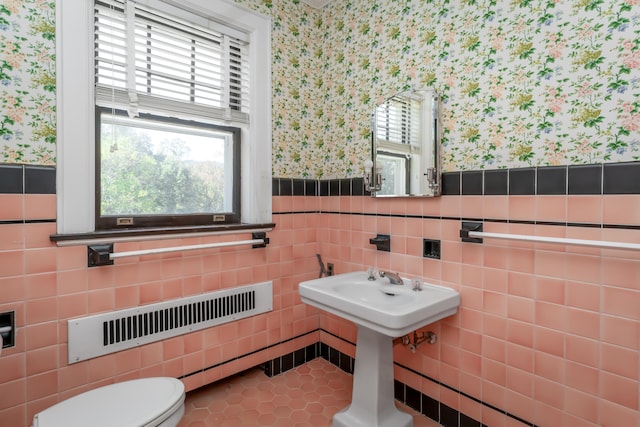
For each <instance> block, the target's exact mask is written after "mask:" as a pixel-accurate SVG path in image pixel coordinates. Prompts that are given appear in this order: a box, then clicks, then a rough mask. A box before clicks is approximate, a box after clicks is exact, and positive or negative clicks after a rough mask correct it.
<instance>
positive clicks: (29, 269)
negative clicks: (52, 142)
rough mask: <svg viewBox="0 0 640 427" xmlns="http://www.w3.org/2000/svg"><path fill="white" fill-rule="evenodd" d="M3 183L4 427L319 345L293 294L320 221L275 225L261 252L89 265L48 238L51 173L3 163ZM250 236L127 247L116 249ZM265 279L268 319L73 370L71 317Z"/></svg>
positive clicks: (189, 383) (0, 384) (200, 380)
mask: <svg viewBox="0 0 640 427" xmlns="http://www.w3.org/2000/svg"><path fill="white" fill-rule="evenodd" d="M41 174H44V178H45V179H43V180H42V181H41V182H40V180H39V179H38V178H39V177H40V175H41ZM0 183H2V184H0V185H2V186H3V190H2V193H1V194H0V312H5V311H15V316H16V323H17V336H16V345H15V346H14V347H10V348H5V349H3V351H2V355H1V356H0V425H2V426H11V427H26V426H30V425H31V420H32V418H33V415H34V414H35V413H37V412H38V411H40V410H42V409H44V408H46V407H48V406H50V405H52V404H55V403H56V402H58V401H60V400H63V399H66V398H69V397H71V396H73V395H76V394H78V393H80V392H83V391H86V390H89V389H91V388H95V387H98V386H101V385H105V384H108V383H112V382H114V381H121V380H125V379H131V378H138V377H148V376H157V375H168V376H173V377H179V378H181V379H182V380H183V381H184V383H185V385H186V388H187V390H191V389H194V388H197V387H198V386H200V385H202V384H206V383H210V382H212V381H215V380H217V379H219V378H221V377H225V376H228V375H230V374H232V373H235V372H239V371H242V370H244V369H247V368H249V367H254V366H257V365H260V364H261V363H264V362H265V361H267V360H271V359H273V358H275V357H278V356H281V355H284V354H288V353H291V352H293V351H295V350H298V349H300V348H305V347H306V346H308V345H311V344H315V343H317V342H318V340H319V332H318V317H317V316H314V315H312V314H313V313H314V312H313V311H312V310H311V309H310V308H309V307H307V306H306V305H304V304H302V303H301V302H300V300H299V297H298V293H297V283H298V282H299V281H301V280H305V279H309V278H311V277H314V276H315V275H316V266H317V261H316V259H315V254H316V252H317V237H316V232H317V224H316V221H317V220H318V218H317V216H315V215H309V216H304V215H303V216H295V217H294V216H280V217H276V218H275V220H276V227H275V229H274V230H273V231H271V232H269V233H268V237H269V238H270V244H269V245H268V247H267V248H264V249H251V248H250V247H235V248H219V249H209V250H203V251H190V252H183V253H179V252H178V253H169V254H162V255H148V256H140V257H136V258H129V259H121V260H118V261H116V263H115V265H113V266H105V267H93V268H88V267H87V247H86V246H75V247H64V248H59V247H56V245H55V244H54V243H52V242H51V241H50V240H49V236H50V235H51V234H54V233H55V227H56V224H55V215H56V196H55V194H54V192H53V191H52V190H51V189H52V188H53V189H55V170H54V169H53V168H39V167H31V166H13V165H12V166H6V165H0ZM52 183H53V186H51V184H52ZM248 238H250V236H247V235H239V236H225V237H207V238H204V237H203V238H197V237H194V238H189V239H181V240H169V241H154V242H146V243H126V244H125V243H122V244H116V246H115V251H116V252H117V251H126V250H136V249H142V248H155V247H164V246H175V245H191V244H200V243H208V242H217V241H223V240H237V239H248ZM265 280H272V281H273V289H274V293H273V307H274V309H273V311H271V312H269V313H266V314H263V315H258V316H254V317H251V318H248V319H243V320H240V321H237V322H232V323H227V324H225V325H221V326H218V327H214V328H210V329H207V330H203V331H199V332H194V333H191V334H187V335H182V336H179V337H175V338H171V339H168V340H165V341H161V342H156V343H152V344H148V345H145V346H142V347H138V348H134V349H130V350H126V351H122V352H118V353H114V354H110V355H106V356H102V357H98V358H94V359H91V360H88V361H84V362H80V363H75V364H72V365H69V364H68V363H67V319H70V318H74V317H82V316H86V315H89V314H94V313H100V312H107V311H112V310H116V309H121V308H126V307H135V306H138V305H143V304H149V303H154V302H159V301H165V300H170V299H174V298H179V297H183V296H188V295H195V294H199V293H202V292H206V291H213V290H217V289H223V288H231V287H235V286H240V285H244V284H250V283H256V282H262V281H265Z"/></svg>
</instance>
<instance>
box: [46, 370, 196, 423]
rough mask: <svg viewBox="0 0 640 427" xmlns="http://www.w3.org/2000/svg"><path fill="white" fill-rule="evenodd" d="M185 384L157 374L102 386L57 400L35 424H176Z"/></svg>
mask: <svg viewBox="0 0 640 427" xmlns="http://www.w3.org/2000/svg"><path fill="white" fill-rule="evenodd" d="M184 397H185V395H184V385H183V384H182V382H181V381H179V380H177V379H175V378H167V377H156V378H143V379H137V380H131V381H124V382H120V383H116V384H110V385H108V386H104V387H99V388H96V389H94V390H90V391H88V392H86V393H82V394H79V395H77V396H74V397H72V398H70V399H67V400H64V401H62V402H60V403H57V404H55V405H53V406H51V407H50V408H47V409H45V410H44V411H42V412H39V413H37V414H36V415H35V416H34V418H33V427H87V426H91V427H115V426H117V427H176V426H177V425H178V423H179V422H180V419H181V418H182V416H183V415H184Z"/></svg>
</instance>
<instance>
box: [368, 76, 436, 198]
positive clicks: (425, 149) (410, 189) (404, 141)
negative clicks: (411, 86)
mask: <svg viewBox="0 0 640 427" xmlns="http://www.w3.org/2000/svg"><path fill="white" fill-rule="evenodd" d="M439 120H440V118H439V97H438V94H437V93H436V92H435V91H434V90H433V89H416V90H410V91H406V92H401V93H398V94H396V95H394V96H392V97H390V98H388V99H387V100H386V101H385V102H383V103H382V104H380V105H378V106H377V107H376V108H375V110H374V111H373V114H372V118H371V154H372V155H371V160H367V161H366V162H365V176H364V181H365V189H366V190H367V191H370V192H371V195H372V196H373V197H411V196H420V197H433V196H439V195H440V193H441V189H442V188H441V185H440V146H439V144H440V123H439Z"/></svg>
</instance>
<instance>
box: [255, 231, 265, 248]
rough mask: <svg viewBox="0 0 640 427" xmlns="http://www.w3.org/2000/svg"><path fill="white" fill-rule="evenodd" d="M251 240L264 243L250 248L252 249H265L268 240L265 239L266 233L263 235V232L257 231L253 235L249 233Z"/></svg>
mask: <svg viewBox="0 0 640 427" xmlns="http://www.w3.org/2000/svg"><path fill="white" fill-rule="evenodd" d="M251 238H252V239H262V240H263V241H264V243H258V244H256V245H252V246H251V247H252V248H253V249H256V248H266V247H267V245H268V244H269V238H268V237H267V233H265V232H264V231H258V232H255V233H251Z"/></svg>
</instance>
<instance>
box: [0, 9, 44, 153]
mask: <svg viewBox="0 0 640 427" xmlns="http://www.w3.org/2000/svg"><path fill="white" fill-rule="evenodd" d="M55 67H56V65H55V2H53V1H48V2H47V1H43V0H5V1H4V2H3V3H2V4H0V97H1V99H2V101H1V104H0V105H1V107H0V162H2V163H30V164H39V165H53V164H55V159H56V113H55V105H56V96H55V91H56V81H55Z"/></svg>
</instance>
